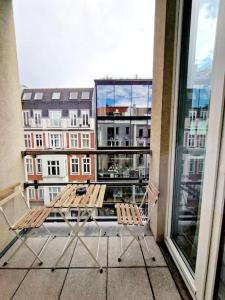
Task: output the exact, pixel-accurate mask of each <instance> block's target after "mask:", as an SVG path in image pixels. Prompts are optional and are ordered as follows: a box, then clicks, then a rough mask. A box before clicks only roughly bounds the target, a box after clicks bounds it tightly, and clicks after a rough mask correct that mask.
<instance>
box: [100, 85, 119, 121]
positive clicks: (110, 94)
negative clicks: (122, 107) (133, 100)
mask: <svg viewBox="0 0 225 300" xmlns="http://www.w3.org/2000/svg"><path fill="white" fill-rule="evenodd" d="M114 106H115V97H114V86H113V85H98V86H97V116H108V115H113V110H114Z"/></svg>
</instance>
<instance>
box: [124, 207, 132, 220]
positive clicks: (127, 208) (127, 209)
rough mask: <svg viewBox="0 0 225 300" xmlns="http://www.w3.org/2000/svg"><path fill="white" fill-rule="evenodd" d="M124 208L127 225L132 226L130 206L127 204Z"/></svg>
mask: <svg viewBox="0 0 225 300" xmlns="http://www.w3.org/2000/svg"><path fill="white" fill-rule="evenodd" d="M125 208H126V213H127V220H128V224H129V225H133V219H132V217H131V213H130V206H129V205H128V204H125Z"/></svg>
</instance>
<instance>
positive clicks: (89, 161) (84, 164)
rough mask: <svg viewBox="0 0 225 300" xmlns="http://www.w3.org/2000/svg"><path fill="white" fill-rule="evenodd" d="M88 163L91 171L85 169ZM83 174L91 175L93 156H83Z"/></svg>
mask: <svg viewBox="0 0 225 300" xmlns="http://www.w3.org/2000/svg"><path fill="white" fill-rule="evenodd" d="M86 160H87V161H86ZM86 165H87V166H88V165H89V169H90V170H89V172H85V171H84V169H85V166H86ZM87 166H86V168H87ZM82 174H83V175H91V158H90V157H82Z"/></svg>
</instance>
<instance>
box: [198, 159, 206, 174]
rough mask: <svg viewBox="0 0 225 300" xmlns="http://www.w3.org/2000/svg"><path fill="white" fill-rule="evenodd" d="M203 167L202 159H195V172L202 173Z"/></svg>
mask: <svg viewBox="0 0 225 300" xmlns="http://www.w3.org/2000/svg"><path fill="white" fill-rule="evenodd" d="M203 168H204V160H203V159H198V160H197V173H198V174H202V173H203Z"/></svg>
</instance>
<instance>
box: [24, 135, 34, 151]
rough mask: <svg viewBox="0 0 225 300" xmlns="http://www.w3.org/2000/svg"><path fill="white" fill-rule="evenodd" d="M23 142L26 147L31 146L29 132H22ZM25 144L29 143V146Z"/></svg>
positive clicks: (29, 147)
mask: <svg viewBox="0 0 225 300" xmlns="http://www.w3.org/2000/svg"><path fill="white" fill-rule="evenodd" d="M24 144H25V148H26V149H31V148H32V141H31V134H30V133H26V132H25V133H24ZM26 144H29V145H30V146H27V145H26Z"/></svg>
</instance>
